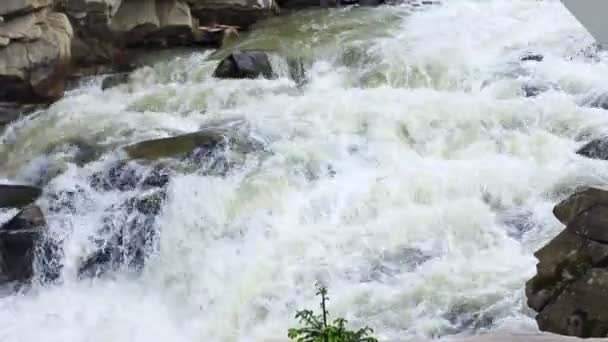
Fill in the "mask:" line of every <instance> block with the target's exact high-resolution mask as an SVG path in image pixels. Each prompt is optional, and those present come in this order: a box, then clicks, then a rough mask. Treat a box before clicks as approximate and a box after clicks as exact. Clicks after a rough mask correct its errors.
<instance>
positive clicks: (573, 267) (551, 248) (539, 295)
mask: <svg viewBox="0 0 608 342" xmlns="http://www.w3.org/2000/svg"><path fill="white" fill-rule="evenodd" d="M534 256H536V258H537V259H538V260H539V263H538V264H537V265H536V271H537V274H536V276H534V278H532V279H531V280H530V281H528V282H527V283H526V296H527V298H528V306H529V307H530V308H532V309H534V310H536V311H537V312H540V311H541V310H542V309H543V308H544V307H545V306H546V305H547V304H548V303H549V302H550V301H551V300H552V299H553V298H554V297H555V296H556V295H557V294H559V293H560V291H561V290H563V288H564V287H565V286H566V285H567V284H568V283H569V282H571V281H572V280H573V279H576V277H577V276H580V275H581V274H582V273H584V272H585V271H586V270H588V269H590V268H591V267H593V266H594V265H597V264H600V263H602V262H603V261H605V260H606V259H608V246H607V245H604V244H601V243H597V242H594V241H591V240H588V239H585V238H583V237H581V236H579V235H577V234H574V233H572V232H570V231H568V230H564V231H563V232H561V233H560V234H559V235H558V236H557V237H555V238H554V239H553V240H551V241H550V242H549V243H548V244H547V245H546V246H544V247H543V248H541V249H540V250H538V251H537V252H536V253H535V254H534Z"/></svg>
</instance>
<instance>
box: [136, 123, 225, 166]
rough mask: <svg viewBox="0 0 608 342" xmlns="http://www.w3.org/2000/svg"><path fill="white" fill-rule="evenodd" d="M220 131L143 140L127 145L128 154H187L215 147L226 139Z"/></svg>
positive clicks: (153, 156) (151, 156)
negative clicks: (199, 149)
mask: <svg viewBox="0 0 608 342" xmlns="http://www.w3.org/2000/svg"><path fill="white" fill-rule="evenodd" d="M225 139H226V138H225V136H224V134H223V133H222V132H220V131H214V130H205V131H200V132H195V133H190V134H184V135H180V136H177V137H171V138H162V139H154V140H147V141H142V142H139V143H136V144H133V145H130V146H127V147H126V151H127V154H128V155H129V157H131V158H133V159H148V160H155V159H160V158H171V157H178V156H185V155H186V154H188V153H191V152H193V151H194V150H196V149H197V148H201V147H207V148H213V147H215V146H217V145H218V144H220V143H222V142H223V141H224V140H225Z"/></svg>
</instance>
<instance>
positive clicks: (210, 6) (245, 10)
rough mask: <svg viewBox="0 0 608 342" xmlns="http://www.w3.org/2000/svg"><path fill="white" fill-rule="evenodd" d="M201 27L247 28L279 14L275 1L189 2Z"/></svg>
mask: <svg viewBox="0 0 608 342" xmlns="http://www.w3.org/2000/svg"><path fill="white" fill-rule="evenodd" d="M188 3H189V4H190V8H191V11H192V14H193V16H194V17H196V18H197V19H198V20H199V21H200V24H201V25H213V24H223V25H233V26H239V27H241V28H247V27H249V26H250V25H251V24H253V23H255V22H256V21H258V20H260V19H263V18H266V17H269V16H271V15H273V14H274V13H276V12H277V10H278V6H277V4H276V3H275V2H274V0H188Z"/></svg>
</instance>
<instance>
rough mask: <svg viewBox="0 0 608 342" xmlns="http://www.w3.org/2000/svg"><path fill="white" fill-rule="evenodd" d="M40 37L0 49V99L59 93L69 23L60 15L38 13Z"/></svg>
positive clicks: (49, 97) (66, 58) (69, 35)
mask: <svg viewBox="0 0 608 342" xmlns="http://www.w3.org/2000/svg"><path fill="white" fill-rule="evenodd" d="M38 18H40V20H41V21H40V22H39V23H37V25H39V27H40V29H41V35H40V38H39V39H37V40H35V41H14V42H12V41H11V43H10V44H9V45H8V46H7V47H5V48H3V49H0V100H6V101H17V102H36V101H48V100H54V99H57V98H59V97H61V96H62V95H63V90H64V88H65V82H66V78H67V75H68V71H69V64H70V58H71V50H70V49H71V39H72V36H73V32H72V26H71V24H70V22H69V20H68V19H67V17H66V16H65V15H64V14H61V13H48V14H46V15H42V14H40V15H39V16H38Z"/></svg>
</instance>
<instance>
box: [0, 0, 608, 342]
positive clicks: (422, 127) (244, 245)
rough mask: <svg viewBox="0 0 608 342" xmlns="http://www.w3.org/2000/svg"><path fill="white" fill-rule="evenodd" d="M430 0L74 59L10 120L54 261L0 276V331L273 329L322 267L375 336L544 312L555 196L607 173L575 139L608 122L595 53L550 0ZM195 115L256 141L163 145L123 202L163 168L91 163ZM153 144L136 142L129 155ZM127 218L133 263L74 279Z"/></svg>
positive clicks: (17, 157)
mask: <svg viewBox="0 0 608 342" xmlns="http://www.w3.org/2000/svg"><path fill="white" fill-rule="evenodd" d="M444 2H445V3H444V4H442V5H433V6H430V7H429V8H426V9H424V10H412V8H411V7H408V6H402V7H380V8H375V9H361V8H345V9H338V10H331V11H311V12H300V13H298V14H294V15H292V16H286V17H281V18H274V19H271V20H269V21H267V22H263V23H260V24H259V25H258V26H257V27H256V28H255V29H254V30H253V31H252V32H250V33H246V34H244V35H243V36H242V37H240V38H239V40H237V41H235V42H233V43H231V45H230V46H228V47H227V48H226V49H225V50H222V51H181V52H177V53H175V54H174V55H173V56H165V57H162V58H161V57H158V60H157V61H156V62H155V63H154V64H152V65H151V66H147V67H142V68H140V69H139V70H137V71H136V72H135V73H134V75H133V77H132V80H131V82H129V84H126V85H121V86H118V87H116V88H112V89H108V90H106V91H102V90H101V89H100V83H101V78H94V79H92V80H87V81H83V82H82V83H81V84H80V85H79V86H78V87H76V88H74V89H73V90H71V91H70V92H68V93H67V94H66V96H65V98H64V99H62V100H60V101H59V102H57V103H55V104H53V105H52V106H51V107H50V108H49V109H48V110H46V111H44V112H41V113H35V114H33V115H31V116H29V117H28V118H25V119H23V120H21V121H19V122H17V123H14V124H13V125H11V126H10V127H8V128H7V129H6V131H5V132H4V133H3V135H2V136H1V137H0V142H1V143H2V145H0V160H1V161H0V178H6V179H10V180H12V181H24V182H30V183H37V184H41V185H45V194H44V195H43V198H42V199H41V200H40V201H39V203H40V205H41V207H42V208H43V210H44V211H45V213H46V214H47V220H48V222H49V227H50V236H49V239H53V240H56V241H60V243H61V245H62V247H63V252H62V256H61V263H62V264H63V267H62V268H61V269H60V276H59V278H58V279H57V281H56V282H54V283H52V284H44V285H34V286H32V288H30V289H29V290H27V291H23V292H22V293H19V294H15V295H5V296H3V297H0V340H1V341H7V342H30V341H40V340H44V341H46V342H55V341H57V342H59V341H61V342H81V341H87V342H97V341H99V342H101V341H104V342H106V341H116V342H121V341H125V342H126V341H133V342H140V341H141V342H144V341H145V342H154V341H163V342H166V341H175V342H180V341H188V342H190V341H263V340H265V339H270V338H284V337H286V333H287V329H288V328H289V327H292V326H294V324H295V323H296V322H295V320H294V319H293V315H294V314H295V311H296V310H298V309H302V308H316V307H317V305H318V304H317V299H316V298H315V297H314V292H315V291H314V284H315V282H317V281H322V282H324V283H325V284H327V285H328V286H329V291H330V298H331V302H330V313H331V314H332V315H333V316H334V317H337V316H344V317H345V318H347V319H348V320H349V321H350V322H351V323H352V324H353V325H354V326H361V325H369V326H371V327H373V328H374V329H375V330H376V333H377V336H378V337H380V338H383V339H406V338H408V337H445V336H449V335H453V334H465V335H466V334H478V333H484V332H493V331H508V332H524V331H536V326H535V323H534V321H533V319H532V316H531V313H530V312H529V311H528V309H526V307H525V296H524V293H523V287H524V283H525V281H526V280H527V279H529V278H530V277H531V276H532V275H533V273H534V266H535V264H536V260H535V258H534V257H533V252H534V251H535V250H536V249H537V248H538V247H539V246H541V245H542V244H543V243H544V242H546V241H547V240H548V239H550V238H551V237H552V236H554V235H555V234H556V233H557V232H558V231H559V230H560V229H561V225H560V223H559V222H557V220H556V219H554V218H553V216H552V214H551V209H552V206H553V205H554V203H555V202H556V201H558V200H559V199H561V198H563V197H564V196H566V195H567V194H568V193H570V192H571V191H573V189H575V188H576V187H578V186H583V185H598V184H599V185H602V184H605V183H606V181H607V178H608V165H607V164H606V163H605V162H603V161H596V160H590V159H585V158H582V157H580V156H577V155H576V154H575V151H576V150H577V148H578V147H579V146H581V145H582V144H584V143H585V142H587V141H589V140H590V139H592V138H594V137H600V136H603V135H604V134H607V133H608V115H607V114H606V112H605V111H604V110H601V109H597V108H592V107H591V106H588V105H587V104H589V103H590V101H592V100H593V99H595V98H597V97H598V96H600V95H602V94H604V93H606V91H608V86H606V83H605V80H606V79H608V64H607V61H608V56H606V54H605V53H604V52H598V51H595V49H594V47H593V40H592V38H591V37H590V36H589V35H588V34H587V33H586V32H585V30H584V29H583V27H582V26H580V24H579V23H577V22H576V21H575V19H574V18H573V17H572V16H571V15H570V14H569V13H568V12H567V11H566V9H565V8H563V6H562V5H561V4H560V2H559V1H531V0H529V1H528V0H512V1H506V0H483V1H482V0H478V1H473V0H469V1H464V0H463V1H456V0H452V1H444ZM233 47H236V48H240V49H251V48H258V49H270V50H273V51H275V53H276V56H275V57H274V58H273V64H274V67H275V71H276V72H277V73H278V74H279V76H280V77H279V78H278V79H275V80H262V79H259V80H218V79H214V78H212V77H211V74H212V72H213V70H214V68H215V66H216V65H217V58H219V57H221V56H224V55H225V54H226V53H227V52H228V51H229V50H230V49H231V48H233ZM527 54H542V55H543V56H544V60H543V61H542V62H534V61H531V62H530V61H528V62H521V61H520V58H521V57H522V56H525V55H527ZM294 57H299V58H300V60H301V62H302V65H303V66H304V69H305V70H306V79H305V81H304V82H303V84H297V83H296V82H294V81H293V80H292V79H290V78H289V77H288V76H289V74H290V73H289V68H288V65H289V63H288V59H289V58H294ZM530 87H534V89H540V90H541V92H540V93H539V94H538V95H537V96H535V97H525V96H524V95H525V89H529V88H530ZM210 125H213V126H220V127H224V128H226V129H227V130H228V131H231V132H236V133H235V134H237V135H238V136H239V139H242V140H244V141H247V142H249V143H251V144H253V145H255V146H256V148H254V149H253V150H248V151H242V150H239V149H237V148H226V149H223V150H222V151H220V152H219V153H217V154H214V155H212V156H211V157H209V158H207V160H206V161H205V162H204V163H203V164H196V163H192V162H191V161H177V160H167V161H161V162H159V163H161V164H162V163H164V164H162V165H165V166H167V165H169V167H168V168H169V170H170V173H169V176H170V177H169V182H168V184H167V185H166V187H165V188H164V189H163V190H162V191H163V195H162V196H163V197H162V198H163V201H162V205H161V206H160V208H159V210H158V211H157V212H153V213H146V214H142V213H139V212H137V211H133V210H132V209H129V205H124V203H127V202H128V201H129V200H130V199H132V198H134V197H136V198H143V197H145V196H149V195H151V194H153V193H154V191H155V190H150V189H145V188H144V187H142V186H141V185H138V186H135V187H129V186H127V185H125V186H122V187H121V186H114V187H105V188H104V186H102V185H99V183H95V182H93V181H92V180H95V179H100V178H99V177H100V176H99V175H102V176H101V177H102V178H103V175H104V174H107V173H108V172H109V171H108V170H111V169H112V168H113V167H115V166H116V165H117V163H118V162H119V161H120V160H124V159H125V158H126V155H125V153H124V151H123V150H122V149H121V147H122V146H125V145H127V144H131V143H134V142H137V141H141V140H145V139H152V138H159V137H167V136H173V135H177V134H182V133H189V132H193V131H196V130H198V129H200V128H202V127H208V126H210ZM75 146H80V147H82V146H92V147H91V148H92V149H94V150H95V151H97V152H96V153H97V154H96V156H95V158H94V160H93V161H91V162H87V163H84V162H83V163H79V162H77V160H78V158H77V155H78V152H79V148H78V147H75ZM75 156H76V157H75ZM224 162H225V163H227V165H230V167H228V168H227V171H226V170H225V169H223V170H224V171H226V172H223V171H222V172H218V171H217V168H218V167H219V166H218V165H220V166H221V165H223V164H221V163H224ZM158 165H159V164H158V163H144V162H135V161H131V162H129V163H128V167H129V170H131V171H132V172H133V174H134V175H136V176H137V177H146V175H149V174H150V172H152V170H153V169H154V167H157V166H158ZM131 171H129V172H131ZM96 177H97V178H96ZM134 177H135V176H134ZM13 214H14V211H13V212H2V213H0V221H3V220H7V219H9V218H10V217H11V215H13ZM108 227H109V228H108ZM125 227H148V228H150V227H152V228H151V230H152V231H154V232H155V234H154V235H153V238H152V243H151V244H150V250H149V251H148V252H149V253H150V255H149V257H148V259H147V260H146V263H145V266H144V268H143V269H142V270H140V271H139V272H135V271H133V270H132V269H130V268H129V267H128V265H127V263H125V265H124V267H121V268H119V269H118V270H116V271H113V272H109V273H107V274H105V275H104V276H103V277H100V278H94V279H88V278H84V279H81V278H79V277H78V265H79V263H80V262H81V261H82V259H83V258H86V256H88V255H90V254H91V253H92V252H93V251H94V250H95V248H96V243H99V242H100V241H104V239H108V238H109V236H110V235H111V234H110V233H108V230H109V231H110V232H111V231H112V230H113V229H126V228H125ZM41 259H43V258H42V257H41ZM40 262H44V260H40Z"/></svg>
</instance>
